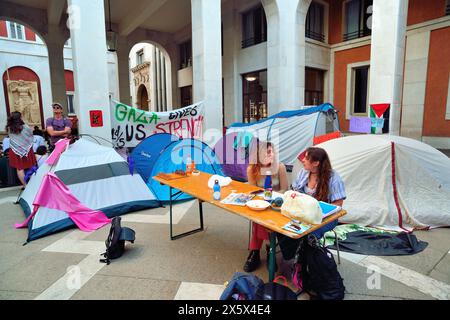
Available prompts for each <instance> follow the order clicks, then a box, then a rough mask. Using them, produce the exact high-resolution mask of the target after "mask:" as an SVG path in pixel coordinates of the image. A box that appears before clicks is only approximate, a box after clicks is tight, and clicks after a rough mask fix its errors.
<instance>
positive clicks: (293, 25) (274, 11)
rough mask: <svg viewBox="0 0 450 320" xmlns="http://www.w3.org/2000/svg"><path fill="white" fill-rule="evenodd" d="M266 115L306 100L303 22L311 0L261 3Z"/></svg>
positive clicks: (294, 107)
mask: <svg viewBox="0 0 450 320" xmlns="http://www.w3.org/2000/svg"><path fill="white" fill-rule="evenodd" d="M262 3H263V6H264V10H265V12H266V17H267V77H268V84H267V85H268V107H269V115H271V114H274V113H277V112H279V111H282V110H286V109H296V108H298V107H300V106H303V105H304V100H305V97H304V96H305V21H306V14H307V12H308V8H309V5H310V3H311V0H263V1H262Z"/></svg>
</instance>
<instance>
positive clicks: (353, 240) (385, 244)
mask: <svg viewBox="0 0 450 320" xmlns="http://www.w3.org/2000/svg"><path fill="white" fill-rule="evenodd" d="M427 246H428V243H427V242H424V241H420V240H417V237H416V236H415V235H413V234H411V233H407V232H399V233H376V232H369V231H353V232H350V233H348V234H347V235H346V239H345V240H343V241H339V250H341V251H346V252H351V253H359V254H365V255H374V256H401V255H410V254H416V253H419V252H421V251H423V250H425V248H426V247H427ZM328 248H331V249H336V248H337V247H336V245H335V244H334V245H332V246H329V247H328Z"/></svg>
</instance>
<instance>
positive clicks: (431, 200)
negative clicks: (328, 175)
mask: <svg viewBox="0 0 450 320" xmlns="http://www.w3.org/2000/svg"><path fill="white" fill-rule="evenodd" d="M317 146H318V147H322V148H324V149H325V150H326V151H327V152H328V154H329V156H330V160H331V164H332V166H333V169H335V170H336V171H337V172H338V173H339V175H340V176H341V177H342V179H343V180H344V183H345V189H346V193H347V199H346V200H345V202H344V209H346V210H347V211H348V214H347V215H346V216H344V217H343V218H341V220H340V221H341V222H347V223H356V224H359V225H364V226H377V227H383V228H387V229H393V230H398V229H408V230H411V229H414V228H417V229H421V228H434V227H442V226H450V159H449V158H448V157H447V156H446V155H444V154H443V153H442V152H440V151H438V150H437V149H435V148H433V147H431V146H429V145H427V144H425V143H422V142H419V141H417V140H413V139H408V138H403V137H398V136H389V135H359V136H349V137H344V138H338V139H334V140H330V141H327V142H324V143H322V144H319V145H317ZM299 169H300V167H299V165H298V164H297V166H296V168H295V170H294V174H295V172H298V170H299Z"/></svg>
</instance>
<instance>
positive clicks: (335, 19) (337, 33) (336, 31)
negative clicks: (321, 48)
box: [328, 0, 343, 44]
mask: <svg viewBox="0 0 450 320" xmlns="http://www.w3.org/2000/svg"><path fill="white" fill-rule="evenodd" d="M328 3H329V12H328V17H329V19H328V43H329V44H336V43H339V42H342V3H343V0H329V1H328Z"/></svg>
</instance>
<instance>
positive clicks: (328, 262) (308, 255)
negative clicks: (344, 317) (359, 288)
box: [294, 235, 345, 300]
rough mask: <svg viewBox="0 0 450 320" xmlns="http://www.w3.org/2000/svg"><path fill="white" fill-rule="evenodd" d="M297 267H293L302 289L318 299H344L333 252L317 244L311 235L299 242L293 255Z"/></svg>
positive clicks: (341, 280) (343, 291)
mask: <svg viewBox="0 0 450 320" xmlns="http://www.w3.org/2000/svg"><path fill="white" fill-rule="evenodd" d="M295 261H296V264H299V266H300V267H299V268H294V270H295V272H299V274H297V275H296V277H297V278H298V279H301V280H302V289H303V290H304V291H306V292H308V294H310V295H311V296H312V298H313V299H319V300H342V299H344V294H345V287H344V282H343V279H342V278H341V275H340V274H339V271H338V270H337V265H336V262H335V261H334V257H333V254H332V253H331V252H330V251H329V250H328V249H326V248H324V247H322V246H320V245H319V241H318V240H317V238H316V237H315V236H313V235H309V236H308V237H307V239H303V241H301V242H300V246H299V248H298V249H297V252H296V256H295Z"/></svg>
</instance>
